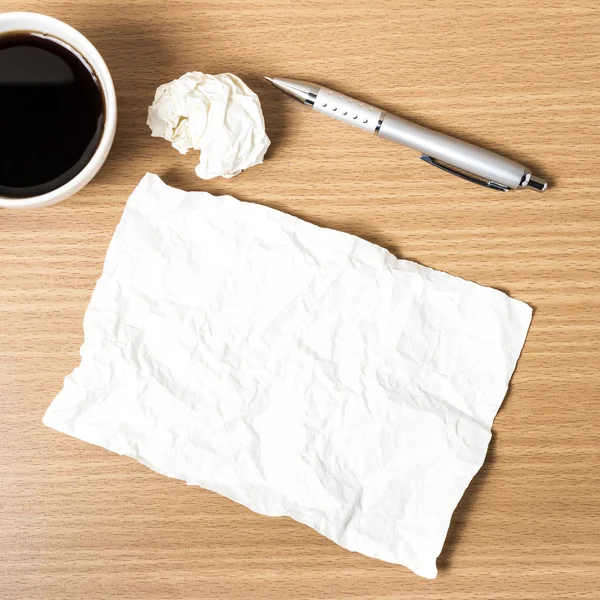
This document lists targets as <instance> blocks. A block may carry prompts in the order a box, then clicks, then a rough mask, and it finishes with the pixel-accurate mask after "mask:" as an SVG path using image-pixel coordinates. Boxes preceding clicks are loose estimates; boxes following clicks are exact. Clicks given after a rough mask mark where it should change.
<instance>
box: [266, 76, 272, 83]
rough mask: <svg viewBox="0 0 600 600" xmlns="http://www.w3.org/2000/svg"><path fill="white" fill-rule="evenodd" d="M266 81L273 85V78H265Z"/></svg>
mask: <svg viewBox="0 0 600 600" xmlns="http://www.w3.org/2000/svg"><path fill="white" fill-rule="evenodd" d="M265 79H266V80H267V81H270V82H271V83H273V78H272V77H265Z"/></svg>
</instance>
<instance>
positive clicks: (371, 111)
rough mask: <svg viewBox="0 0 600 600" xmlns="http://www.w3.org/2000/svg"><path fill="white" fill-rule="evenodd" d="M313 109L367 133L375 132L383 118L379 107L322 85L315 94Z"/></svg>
mask: <svg viewBox="0 0 600 600" xmlns="http://www.w3.org/2000/svg"><path fill="white" fill-rule="evenodd" d="M313 110H315V111H316V112H319V113H322V114H324V115H328V116H329V117H333V118H334V119H337V120H338V121H342V122H344V123H347V124H348V125H352V126H353V127H358V128H359V129H363V130H364V131H368V132H369V133H375V131H376V130H377V128H378V125H379V121H380V120H381V119H382V118H383V111H382V110H381V109H380V108H376V107H375V106H371V105H369V104H365V103H364V102H359V101H358V100H355V99H354V98H350V97H349V96H345V95H344V94H340V93H338V92H334V91H333V90H330V89H328V88H324V87H322V88H321V89H320V90H319V93H318V94H317V97H316V99H315V103H314V106H313Z"/></svg>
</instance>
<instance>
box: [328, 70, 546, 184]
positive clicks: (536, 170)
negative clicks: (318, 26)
mask: <svg viewBox="0 0 600 600" xmlns="http://www.w3.org/2000/svg"><path fill="white" fill-rule="evenodd" d="M323 85H326V86H327V87H332V88H333V89H335V90H337V91H339V92H341V93H343V94H346V95H347V96H351V97H355V96H356V93H355V92H352V90H348V89H347V88H343V87H341V88H340V86H339V85H335V86H334V85H331V86H330V85H329V84H328V83H327V82H324V83H323ZM360 99H361V100H364V101H365V102H368V103H369V104H372V105H374V106H377V107H379V108H381V109H383V110H384V111H386V112H389V113H391V114H397V115H400V116H403V117H404V118H406V119H409V120H410V121H412V122H413V123H416V124H417V125H421V126H422V127H428V128H429V129H433V130H435V131H439V132H440V133H444V134H445V135H449V136H452V137H455V138H458V139H460V140H464V141H465V142H469V143H471V144H475V145H476V146H481V147H482V148H485V149H486V150H490V151H492V152H496V153H498V154H501V155H502V156H506V157H507V158H510V159H511V160H514V161H516V162H518V163H520V164H523V165H525V166H527V168H528V169H530V170H531V172H532V173H533V174H535V175H536V176H538V177H542V178H543V179H545V180H546V181H547V182H548V186H549V187H554V185H555V180H554V179H553V177H552V176H551V175H550V174H549V173H547V172H546V171H545V169H544V166H543V165H542V164H540V163H539V162H538V159H537V158H536V157H535V156H531V155H529V154H526V153H523V152H519V151H516V150H514V149H511V148H509V147H507V146H505V145H502V144H499V143H498V140H497V139H496V140H494V139H483V138H481V137H479V136H477V135H473V134H470V133H467V134H465V133H464V132H459V131H456V130H453V129H452V127H446V126H444V125H439V124H438V123H435V122H434V121H432V120H431V119H428V118H426V117H423V116H422V115H413V114H412V113H410V112H407V111H402V110H401V109H399V107H398V106H392V105H391V104H389V103H385V102H383V103H382V99H381V98H374V97H370V96H369V94H366V95H365V94H361V98H360Z"/></svg>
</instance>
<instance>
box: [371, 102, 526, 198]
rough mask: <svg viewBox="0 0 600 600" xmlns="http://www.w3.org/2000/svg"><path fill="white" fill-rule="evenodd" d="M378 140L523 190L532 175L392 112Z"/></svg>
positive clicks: (383, 125)
mask: <svg viewBox="0 0 600 600" xmlns="http://www.w3.org/2000/svg"><path fill="white" fill-rule="evenodd" d="M379 137H382V138H384V139H386V140H391V141H392V142H396V143H398V144H402V145H403V146H407V147H408V148H412V149H413V150H418V151H419V152H422V153H423V154H427V155H428V156H430V157H432V158H435V159H437V160H439V161H442V162H444V163H447V164H449V165H452V166H453V167H456V168H458V169H461V170H463V171H466V172H467V173H470V174H472V175H477V176H479V177H481V178H484V179H488V180H490V181H494V182H496V183H500V184H502V185H505V186H508V187H509V188H513V189H515V188H518V187H520V186H521V185H522V184H523V181H524V179H525V177H526V175H527V174H528V173H529V171H528V170H527V169H526V168H525V167H524V166H523V165H520V164H519V163H517V162H515V161H513V160H510V159H508V158H505V157H504V156H500V155H499V154H496V153H494V152H490V151H489V150H484V149H483V148H480V147H479V146H475V145H473V144H469V143H468V142H463V141H461V140H457V139H456V138H453V137H451V136H449V135H445V134H443V133H439V132H437V131H433V130H431V129H428V128H427V127H422V126H421V125H417V124H416V123H412V122H411V121H407V120H406V119H403V118H401V117H397V116H396V115H391V114H389V113H388V114H386V115H385V116H384V117H383V120H382V123H381V126H380V129H379Z"/></svg>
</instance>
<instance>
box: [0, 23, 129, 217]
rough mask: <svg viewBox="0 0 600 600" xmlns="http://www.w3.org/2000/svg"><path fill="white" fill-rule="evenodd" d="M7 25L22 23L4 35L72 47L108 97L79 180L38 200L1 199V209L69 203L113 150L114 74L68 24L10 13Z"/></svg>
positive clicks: (114, 114) (92, 46)
mask: <svg viewBox="0 0 600 600" xmlns="http://www.w3.org/2000/svg"><path fill="white" fill-rule="evenodd" d="M24 21H25V22H26V24H25V26H23V22H24ZM7 22H8V24H9V25H10V23H11V22H14V23H15V25H16V24H17V23H19V25H18V26H15V28H14V30H12V29H7V30H5V31H1V32H0V35H4V34H6V33H10V32H11V31H28V32H33V33H45V34H47V35H51V36H53V37H56V38H58V39H59V40H61V41H62V42H64V43H65V44H67V45H68V46H70V47H72V48H73V49H74V50H75V51H76V52H78V53H79V54H81V56H83V58H84V59H85V60H86V61H87V62H88V63H89V65H90V66H91V67H92V69H93V70H94V73H95V75H96V76H97V78H98V81H99V83H100V86H101V89H102V93H103V95H104V102H105V107H104V108H105V111H106V114H105V120H104V130H103V132H102V137H101V138H100V143H99V144H98V147H97V148H96V151H95V152H94V154H93V155H92V157H91V159H90V160H89V162H88V163H87V164H86V165H85V167H84V168H83V169H82V170H81V171H80V172H79V173H78V174H77V175H75V177H73V179H71V180H69V181H67V183H65V184H63V185H61V186H60V187H58V188H56V189H55V190H52V191H51V192H47V193H45V194H40V195H38V196H31V197H27V198H10V197H7V196H0V208H36V207H41V206H49V205H51V204H56V203H57V202H60V201H62V200H66V199H67V198H69V197H70V196H72V195H73V194H75V193H77V192H78V191H79V190H80V189H82V188H83V187H84V186H85V185H87V184H88V183H89V182H90V181H91V180H92V178H93V177H94V176H95V175H96V173H98V171H99V170H100V168H101V167H102V165H103V164H104V161H105V160H106V158H107V156H108V153H109V151H110V148H111V146H112V143H113V140H114V137H115V131H116V126H117V98H116V93H115V86H114V83H113V80H112V77H111V74H110V71H109V70H108V67H107V66H106V63H105V62H104V59H103V58H102V56H101V54H100V52H98V50H97V49H96V47H95V46H94V45H93V44H92V43H91V42H90V41H89V40H88V39H87V38H86V37H85V36H84V35H83V34H82V33H81V32H80V31H78V30H77V29H75V28H74V27H72V26H71V25H69V24H68V23H65V22H64V21H61V20H60V19H56V18H54V17H50V16H48V15H44V14H41V13H35V12H8V13H3V14H0V23H4V24H6V23H7ZM65 38H66V39H65Z"/></svg>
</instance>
